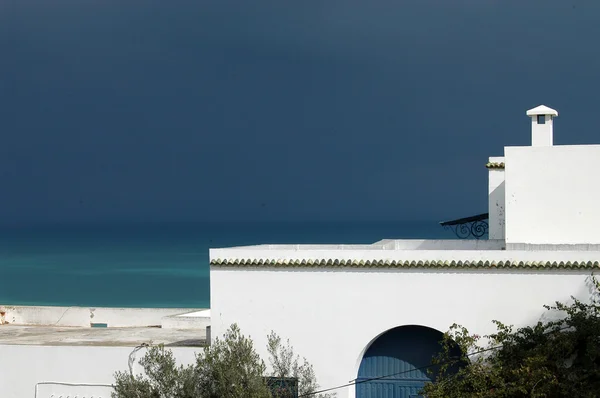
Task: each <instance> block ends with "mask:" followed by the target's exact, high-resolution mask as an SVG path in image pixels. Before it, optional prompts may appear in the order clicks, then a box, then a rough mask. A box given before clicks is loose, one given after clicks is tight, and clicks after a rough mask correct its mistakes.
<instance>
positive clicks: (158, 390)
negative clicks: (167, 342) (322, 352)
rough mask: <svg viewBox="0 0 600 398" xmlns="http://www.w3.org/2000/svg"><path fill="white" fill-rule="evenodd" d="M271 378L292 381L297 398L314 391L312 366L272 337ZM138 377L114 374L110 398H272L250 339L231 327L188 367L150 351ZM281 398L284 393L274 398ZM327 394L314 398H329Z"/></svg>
mask: <svg viewBox="0 0 600 398" xmlns="http://www.w3.org/2000/svg"><path fill="white" fill-rule="evenodd" d="M267 349H268V352H269V361H270V363H271V365H272V367H273V374H272V376H275V377H278V378H289V377H292V378H297V379H298V381H299V393H300V395H304V394H312V393H314V392H315V391H316V390H317V389H318V388H319V385H318V383H317V380H316V377H315V373H314V370H313V367H312V365H310V364H309V363H308V362H307V361H306V359H303V360H302V362H300V357H299V356H298V355H296V354H294V351H293V348H292V347H291V345H290V344H289V341H288V342H287V344H285V345H284V344H283V343H282V340H281V338H280V337H279V336H277V335H276V334H275V333H271V334H270V335H269V336H268V346H267ZM139 363H140V365H141V366H142V369H143V372H141V373H139V374H134V373H133V370H132V369H133V360H132V359H130V364H129V371H128V372H127V371H119V372H116V373H115V384H114V391H113V393H112V395H111V396H112V398H222V397H228V398H271V397H272V395H271V392H270V390H269V388H268V386H267V382H266V378H265V376H267V371H266V366H265V363H264V362H263V361H262V359H261V358H260V357H259V355H258V354H257V353H256V351H255V349H254V345H253V342H252V340H251V339H250V338H248V337H245V336H244V335H243V334H242V333H241V331H240V328H239V327H238V326H237V325H236V324H233V325H232V326H231V327H230V328H229V329H228V330H227V332H226V333H225V335H224V337H223V338H222V339H219V338H216V339H215V340H214V341H213V342H212V344H211V345H210V346H207V347H205V348H204V350H203V352H202V353H200V354H198V355H197V356H196V361H195V362H194V363H193V364H190V365H187V366H183V365H177V363H176V361H175V358H174V356H173V353H172V352H171V351H170V350H168V349H165V348H164V346H162V345H159V346H151V347H149V348H148V351H147V352H146V354H145V355H144V357H143V358H142V359H141V360H140V361H139ZM277 396H278V397H283V396H285V394H279V395H277ZM330 396H331V395H314V397H317V398H328V397H330Z"/></svg>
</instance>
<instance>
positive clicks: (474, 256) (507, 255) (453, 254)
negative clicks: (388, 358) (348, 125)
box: [209, 240, 600, 310]
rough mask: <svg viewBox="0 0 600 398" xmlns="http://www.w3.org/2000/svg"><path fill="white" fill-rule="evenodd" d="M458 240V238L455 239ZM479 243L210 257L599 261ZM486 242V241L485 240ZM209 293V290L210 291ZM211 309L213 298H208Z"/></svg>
mask: <svg viewBox="0 0 600 398" xmlns="http://www.w3.org/2000/svg"><path fill="white" fill-rule="evenodd" d="M457 242H460V241H457ZM464 242H466V241H464ZM481 242H482V243H481V246H482V247H483V246H485V245H489V246H490V247H486V248H483V249H482V248H480V249H466V248H464V247H463V248H460V247H459V248H456V249H447V250H438V249H430V248H427V249H423V250H412V249H398V250H386V249H379V250H359V249H338V250H335V249H332V250H318V249H311V250H308V249H306V250H289V249H279V248H276V249H262V250H258V249H254V250H246V249H244V248H233V249H210V250H209V253H210V260H211V261H214V260H217V259H220V260H223V259H226V260H248V259H256V260H259V259H262V260H277V261H282V262H283V261H288V260H322V259H337V260H365V261H366V260H389V261H391V260H396V261H400V260H401V261H490V262H492V261H495V262H498V261H571V262H573V261H600V251H598V249H596V251H589V250H588V251H581V250H573V251H570V250H561V251H556V250H552V249H551V248H550V249H546V250H545V251H531V250H498V249H493V248H491V246H501V245H502V241H498V240H494V241H485V240H482V241H481ZM485 242H487V243H485ZM211 293H212V291H211ZM211 310H212V302H211Z"/></svg>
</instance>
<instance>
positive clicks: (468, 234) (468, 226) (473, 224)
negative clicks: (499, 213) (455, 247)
mask: <svg viewBox="0 0 600 398" xmlns="http://www.w3.org/2000/svg"><path fill="white" fill-rule="evenodd" d="M488 218H489V214H488V213H484V214H479V215H476V216H472V217H466V218H460V219H458V220H452V221H444V222H441V223H440V225H441V226H442V227H444V228H446V229H450V230H452V232H454V234H455V235H456V236H457V237H458V238H459V239H468V238H474V239H481V238H483V237H484V236H486V235H487V233H488V231H489V225H488V222H487V220H488Z"/></svg>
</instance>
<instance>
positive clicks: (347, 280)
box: [210, 253, 589, 398]
mask: <svg viewBox="0 0 600 398" xmlns="http://www.w3.org/2000/svg"><path fill="white" fill-rule="evenodd" d="M555 254H556V253H555ZM588 275H589V273H588V272H579V271H568V272H552V271H533V272H532V271H529V272H527V271H509V270H497V271H495V270H492V269H489V270H479V271H469V270H455V271H441V270H426V269H409V270H407V269H405V270H398V269H386V270H368V271H365V270H356V269H348V268H342V269H339V268H338V269H325V268H316V269H314V268H308V269H307V268H295V269H285V268H283V269H282V268H279V269H252V268H243V269H240V268H237V269H236V268H219V267H213V268H212V269H211V275H210V280H211V313H212V320H211V323H212V326H211V327H212V335H213V336H220V335H222V334H223V333H224V331H225V330H226V329H227V328H228V327H229V325H230V324H232V323H237V324H238V325H239V326H240V327H241V330H242V332H243V333H244V334H246V335H250V336H251V337H252V339H253V340H254V342H255V345H256V348H257V349H258V351H259V353H260V354H261V356H263V358H265V359H266V358H267V351H266V343H267V339H266V336H267V335H268V333H269V332H270V331H271V330H274V331H275V332H276V333H277V334H279V335H280V336H281V337H283V338H289V339H290V342H291V344H292V345H293V346H294V349H295V351H296V352H297V353H298V354H299V355H300V356H303V357H306V358H307V360H308V361H309V362H311V363H313V365H314V368H315V372H316V375H317V377H318V381H319V383H320V384H321V386H322V387H324V388H329V387H334V386H338V385H343V384H346V383H348V381H349V380H353V379H355V378H356V377H357V372H358V366H359V363H360V360H361V358H362V354H363V353H364V351H365V350H366V348H367V347H368V345H369V344H370V342H371V341H372V340H373V339H375V338H376V337H377V336H378V335H380V334H381V333H383V332H385V331H386V330H389V329H391V328H394V327H396V326H401V325H423V326H428V327H432V328H435V329H437V330H439V331H446V330H447V329H448V327H449V326H450V325H452V324H453V323H455V322H456V323H459V324H462V325H464V326H466V327H467V328H468V329H469V330H470V331H472V332H476V333H479V334H487V333H490V332H492V331H493V330H494V328H493V325H492V323H491V321H492V320H494V319H497V320H500V321H503V322H506V323H510V324H516V325H524V324H531V323H532V322H535V321H537V320H538V319H540V316H542V315H543V314H544V313H545V310H544V309H543V307H542V305H544V304H552V303H554V302H555V301H556V300H568V299H569V297H570V296H571V295H575V296H578V297H580V298H586V297H587V296H588V295H589V290H588V286H587V284H586V279H587V278H588ZM337 392H338V396H339V397H340V398H345V397H354V387H345V388H343V389H341V390H337Z"/></svg>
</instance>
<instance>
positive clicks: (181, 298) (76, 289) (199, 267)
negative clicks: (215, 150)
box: [0, 221, 454, 308]
mask: <svg viewBox="0 0 600 398" xmlns="http://www.w3.org/2000/svg"><path fill="white" fill-rule="evenodd" d="M453 237H454V235H452V232H450V231H446V230H444V229H443V228H442V227H440V226H439V224H438V223H437V222H435V221H429V222H393V223H392V222H389V223H375V222H373V223H365V222H362V223H198V224H135V225H133V224H130V225H124V224H123V225H119V224H112V225H90V226H60V227H58V226H37V227H10V228H9V227H3V228H0V281H1V282H0V305H60V306H96V307H103V306H106V307H153V308H157V307H185V308H192V307H194V308H196V307H198V308H206V307H208V306H209V299H210V292H209V265H208V249H209V248H210V247H212V248H217V247H228V246H240V245H251V244H261V243H372V242H375V241H377V240H380V239H385V238H427V239H433V238H447V239H452V238H453Z"/></svg>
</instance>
